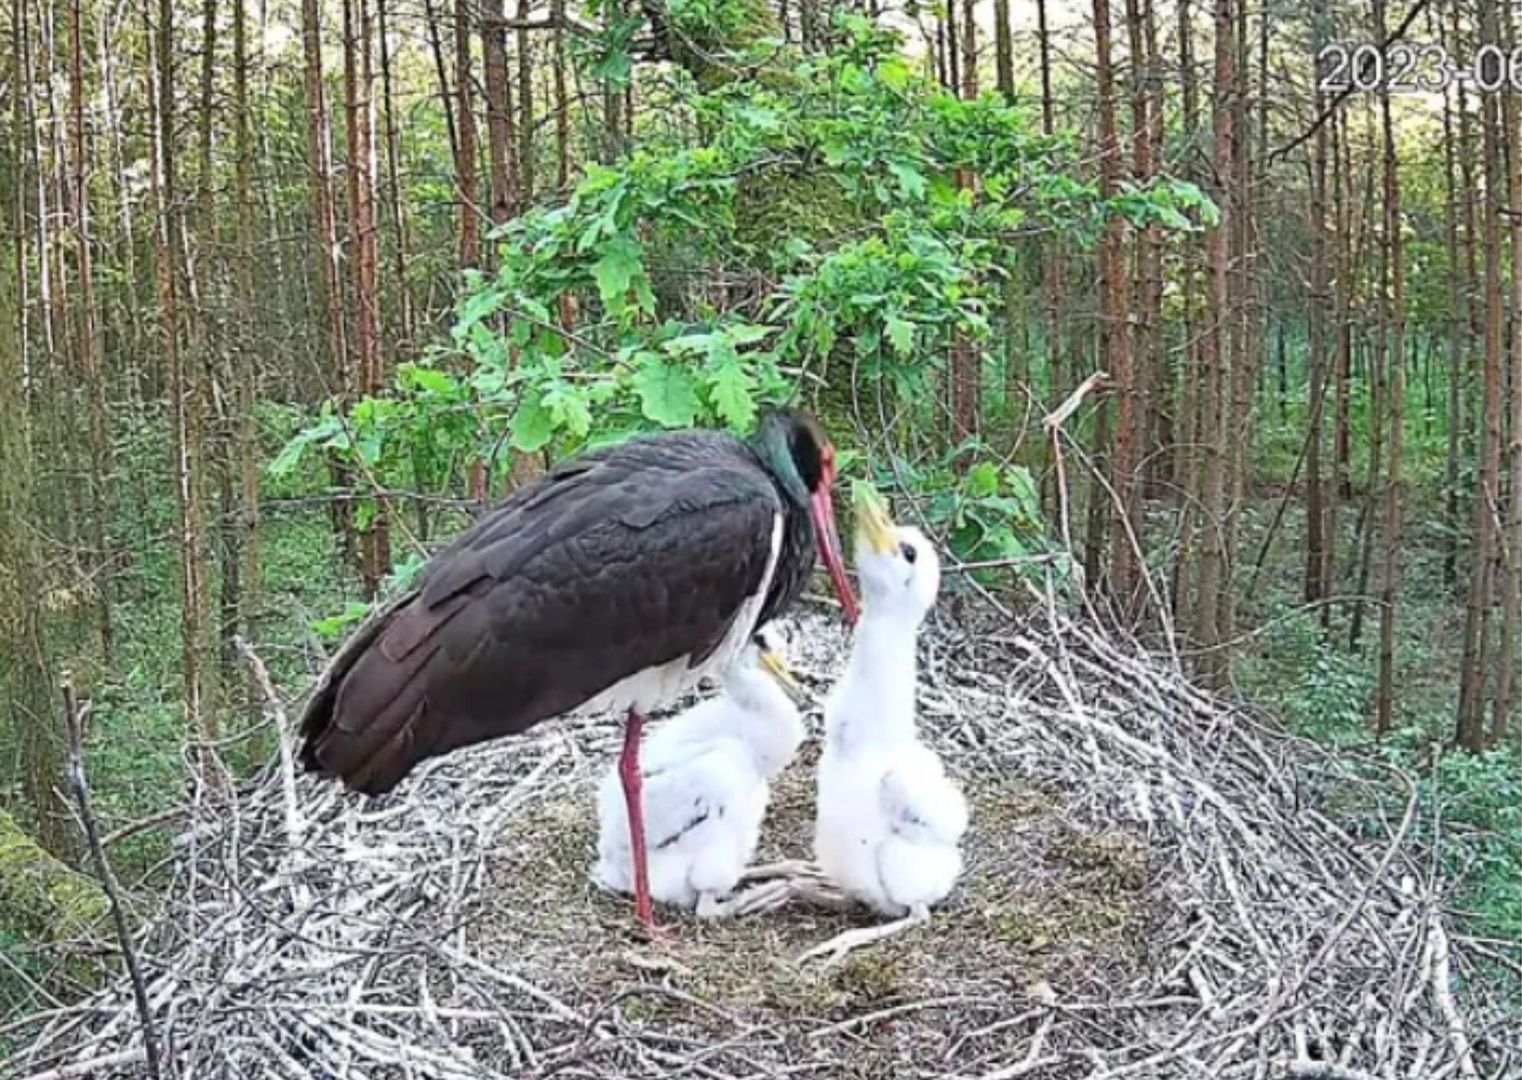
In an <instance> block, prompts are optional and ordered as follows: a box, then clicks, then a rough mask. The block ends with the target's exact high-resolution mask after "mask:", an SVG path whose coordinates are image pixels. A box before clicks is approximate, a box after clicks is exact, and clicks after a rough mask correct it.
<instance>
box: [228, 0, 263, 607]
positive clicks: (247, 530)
mask: <svg viewBox="0 0 1522 1080" xmlns="http://www.w3.org/2000/svg"><path fill="white" fill-rule="evenodd" d="M247 22H248V13H247V11H246V3H245V0H233V113H234V116H233V124H234V129H233V141H234V155H235V160H234V166H233V200H234V202H235V203H236V204H237V241H236V256H235V260H234V267H235V269H234V288H235V290H236V293H237V312H238V333H237V335H236V357H237V373H236V377H235V379H234V387H235V393H236V401H237V426H236V434H235V440H236V443H237V447H236V455H235V456H236V458H237V462H238V520H237V522H236V523H235V524H234V526H233V527H234V528H235V529H236V531H237V534H238V537H239V539H238V545H237V547H238V554H239V555H241V557H242V571H241V574H240V577H241V579H242V586H243V587H242V591H241V592H240V593H239V610H238V612H237V626H236V629H237V630H238V631H240V632H241V633H243V634H245V635H249V636H252V635H253V632H254V618H255V615H256V613H257V612H258V610H259V575H260V563H259V429H258V425H257V424H256V422H255V418H254V405H255V403H256V402H257V401H258V400H259V372H260V368H261V366H262V365H261V362H260V349H259V344H258V342H259V338H258V334H257V332H256V322H255V318H256V315H255V304H254V189H253V183H254V181H253V174H254V142H253V136H252V131H251V124H252V114H251V111H250V105H249V95H248V26H247Z"/></svg>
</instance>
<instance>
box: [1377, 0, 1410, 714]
mask: <svg viewBox="0 0 1522 1080" xmlns="http://www.w3.org/2000/svg"><path fill="white" fill-rule="evenodd" d="M1375 11H1376V15H1375V27H1376V29H1377V31H1378V33H1379V37H1380V39H1381V40H1383V39H1384V38H1385V36H1386V31H1385V0H1377V2H1376V4H1375ZM1380 112H1381V115H1382V117H1383V120H1384V148H1385V153H1384V181H1385V183H1384V199H1385V250H1386V253H1387V256H1388V259H1389V268H1390V275H1389V276H1390V316H1391V327H1390V338H1391V343H1390V347H1391V354H1390V355H1391V356H1392V358H1393V359H1394V362H1393V363H1392V364H1391V365H1390V386H1389V396H1390V407H1389V410H1388V412H1389V418H1390V475H1389V479H1388V480H1387V481H1386V484H1385V528H1384V534H1385V535H1384V541H1385V558H1384V577H1383V581H1382V585H1381V589H1380V608H1379V689H1378V691H1377V693H1376V695H1375V707H1374V732H1375V734H1376V735H1377V736H1383V735H1385V734H1387V733H1388V732H1389V731H1390V729H1391V728H1392V727H1393V726H1394V710H1395V620H1396V615H1397V610H1396V604H1397V602H1398V600H1399V589H1400V544H1401V464H1402V460H1401V459H1402V456H1403V455H1402V450H1403V448H1404V445H1405V439H1404V435H1405V432H1404V431H1403V429H1402V423H1403V421H1404V419H1405V400H1406V372H1405V355H1406V265H1405V245H1404V243H1403V242H1402V240H1401V225H1402V221H1401V202H1400V194H1401V192H1400V172H1399V163H1398V159H1397V158H1396V156H1395V124H1394V122H1393V121H1392V120H1391V118H1390V95H1389V94H1388V93H1385V94H1382V95H1381V96H1380Z"/></svg>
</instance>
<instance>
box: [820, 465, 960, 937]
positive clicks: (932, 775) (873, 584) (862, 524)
mask: <svg viewBox="0 0 1522 1080" xmlns="http://www.w3.org/2000/svg"><path fill="white" fill-rule="evenodd" d="M855 504H856V573H857V577H858V582H859V588H860V590H861V596H862V600H863V611H862V615H861V620H860V622H859V623H858V624H857V626H856V632H855V636H854V638H853V640H852V643H851V654H850V658H849V660H848V661H847V663H846V669H845V674H844V675H843V676H842V677H841V679H840V681H839V682H838V683H837V684H836V685H835V688H834V689H833V690H832V691H831V693H830V696H829V698H828V700H827V701H826V703H825V710H824V715H825V745H824V753H823V755H822V756H821V758H820V762H819V804H818V816H817V820H816V823H815V834H814V849H815V855H816V858H817V859H818V862H819V866H820V869H821V870H822V871H823V872H824V874H825V876H826V877H827V878H829V879H830V880H831V881H832V882H833V883H834V884H835V885H837V886H838V887H840V888H841V889H842V890H843V891H844V892H845V893H847V894H848V895H850V896H852V897H854V898H855V899H857V900H858V901H861V902H862V903H865V904H867V905H868V906H870V907H872V908H874V909H876V910H877V911H879V912H881V913H882V914H884V915H887V916H890V917H893V918H894V919H896V920H897V921H896V922H893V923H889V924H886V925H883V926H877V927H870V928H866V929H862V930H852V931H847V932H846V933H844V934H841V935H839V936H838V937H836V938H834V939H832V940H830V941H827V942H825V943H824V944H822V945H820V946H818V947H816V948H814V949H810V950H809V951H808V952H807V953H805V954H804V957H803V958H805V959H807V958H809V957H813V956H819V955H823V954H826V953H828V954H830V956H831V958H832V961H833V960H838V959H840V958H841V957H843V956H844V955H845V954H846V953H847V952H848V951H849V950H851V949H853V948H856V947H857V946H860V945H865V944H868V943H869V942H872V941H877V940H880V939H881V938H883V937H887V936H889V935H890V934H893V933H896V932H898V931H899V930H902V929H906V928H907V927H909V926H912V925H915V924H917V923H920V922H923V921H925V920H926V919H928V918H929V909H930V906H931V905H932V904H935V903H937V902H939V901H940V900H942V899H944V898H945V896H946V895H947V893H949V892H950V891H951V888H952V886H953V885H954V884H955V883H956V880H957V878H958V876H959V875H960V874H961V870H962V855H961V851H960V850H959V847H958V845H959V843H960V841H961V838H962V834H963V832H965V831H966V829H967V801H966V799H965V798H964V797H963V795H962V792H961V790H960V789H959V788H958V787H957V785H956V784H955V783H954V782H953V781H952V780H951V779H950V778H949V777H947V775H946V771H945V768H944V767H943V765H942V764H941V760H940V758H939V757H937V756H936V754H935V752H934V751H933V750H931V749H930V748H929V747H928V746H927V745H925V744H924V743H923V742H922V741H920V738H919V735H918V733H917V731H916V727H915V690H916V684H917V665H916V655H915V650H916V643H917V639H918V637H919V630H920V626H921V624H922V623H923V622H924V620H925V617H926V615H927V614H928V613H929V611H930V609H931V607H932V606H933V605H934V604H935V598H936V594H937V593H938V592H939V590H940V578H941V572H940V560H939V559H938V558H937V556H936V553H935V548H934V546H933V545H932V544H931V543H930V541H929V539H928V538H927V537H926V536H925V535H924V534H923V533H922V532H920V531H919V530H918V529H914V528H898V527H895V526H894V524H893V521H892V519H891V518H889V516H888V513H887V510H886V508H885V507H884V506H883V504H882V502H881V501H880V500H879V499H878V497H877V495H876V493H875V492H873V491H872V489H871V488H869V487H865V486H863V487H859V488H858V489H857V491H856V496H855Z"/></svg>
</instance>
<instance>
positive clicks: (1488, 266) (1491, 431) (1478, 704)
mask: <svg viewBox="0 0 1522 1080" xmlns="http://www.w3.org/2000/svg"><path fill="white" fill-rule="evenodd" d="M1480 18H1481V28H1480V35H1481V38H1482V39H1483V40H1484V41H1485V42H1487V43H1492V44H1497V45H1498V44H1499V34H1498V31H1497V26H1496V13H1495V11H1494V9H1493V8H1492V7H1491V6H1490V5H1481V8H1480ZM1481 106H1482V110H1483V112H1482V119H1481V125H1480V126H1481V136H1482V139H1483V143H1484V168H1485V328H1484V329H1485V335H1484V340H1485V380H1484V389H1483V397H1482V399H1481V401H1482V410H1483V420H1482V423H1483V427H1482V429H1481V440H1482V441H1481V446H1480V459H1479V483H1478V485H1477V487H1478V490H1477V491H1476V493H1475V500H1474V553H1473V558H1472V561H1471V565H1470V572H1469V602H1468V605H1467V607H1466V609H1465V612H1464V647H1463V658H1462V660H1461V662H1460V667H1459V707H1458V723H1457V728H1458V742H1459V745H1460V746H1462V747H1463V748H1464V749H1466V750H1469V751H1472V752H1476V753H1478V752H1479V751H1480V750H1483V749H1484V747H1485V688H1486V674H1487V668H1488V664H1487V663H1486V652H1487V648H1486V634H1487V632H1488V623H1489V618H1490V605H1491V600H1492V596H1493V584H1492V572H1493V561H1494V558H1495V518H1494V516H1493V514H1494V509H1495V508H1496V507H1498V506H1499V505H1500V504H1501V503H1500V490H1499V488H1500V484H1499V481H1500V471H1501V470H1500V457H1501V320H1502V305H1503V298H1502V294H1501V199H1502V191H1501V186H1502V177H1501V146H1500V142H1501V120H1500V117H1499V115H1498V113H1499V107H1498V105H1497V103H1496V98H1495V95H1493V94H1486V95H1483V96H1482V99H1481Z"/></svg>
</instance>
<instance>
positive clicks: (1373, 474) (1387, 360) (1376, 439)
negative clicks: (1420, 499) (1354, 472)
mask: <svg viewBox="0 0 1522 1080" xmlns="http://www.w3.org/2000/svg"><path fill="white" fill-rule="evenodd" d="M1365 116H1366V117H1367V118H1368V131H1367V136H1368V138H1367V140H1366V141H1367V144H1368V146H1370V147H1371V148H1372V147H1374V146H1376V145H1379V144H1378V142H1377V141H1376V140H1377V135H1376V131H1375V125H1374V110H1373V109H1369V110H1367V111H1366V113H1365ZM1371 183H1372V180H1371ZM1366 205H1367V206H1369V207H1370V210H1371V213H1372V209H1373V207H1374V206H1375V202H1374V200H1373V199H1368V200H1366ZM1380 210H1381V214H1383V207H1382V206H1381V207H1380ZM1387 226H1388V221H1386V220H1384V218H1383V216H1382V217H1381V221H1380V226H1379V264H1378V265H1379V276H1378V278H1377V285H1376V288H1377V296H1376V302H1375V308H1376V311H1377V315H1376V322H1375V327H1374V350H1373V357H1372V359H1371V362H1370V364H1369V386H1370V404H1369V467H1368V471H1367V473H1366V474H1365V477H1364V490H1363V504H1362V506H1361V507H1360V509H1359V512H1358V548H1357V554H1356V559H1357V565H1356V567H1355V571H1356V573H1357V581H1356V583H1355V585H1354V586H1353V614H1352V617H1351V619H1350V620H1349V629H1348V648H1349V649H1350V650H1352V651H1353V652H1357V651H1358V650H1359V647H1360V645H1361V644H1362V641H1363V624H1364V612H1365V610H1366V607H1367V604H1366V603H1365V598H1366V597H1367V596H1368V594H1369V575H1370V573H1371V572H1372V569H1373V562H1374V522H1375V518H1376V516H1377V514H1378V512H1379V502H1380V499H1379V496H1380V484H1381V482H1382V481H1381V478H1382V476H1383V475H1384V465H1385V463H1384V452H1385V425H1384V416H1385V412H1386V408H1387V404H1388V397H1389V391H1388V381H1389V378H1390V370H1391V369H1392V368H1393V367H1399V366H1400V357H1399V356H1395V357H1393V358H1392V357H1391V355H1390V302H1389V296H1390V245H1389V240H1390V237H1389V230H1388V227H1387ZM1392 359H1393V363H1392Z"/></svg>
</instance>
